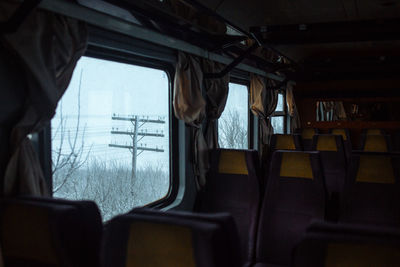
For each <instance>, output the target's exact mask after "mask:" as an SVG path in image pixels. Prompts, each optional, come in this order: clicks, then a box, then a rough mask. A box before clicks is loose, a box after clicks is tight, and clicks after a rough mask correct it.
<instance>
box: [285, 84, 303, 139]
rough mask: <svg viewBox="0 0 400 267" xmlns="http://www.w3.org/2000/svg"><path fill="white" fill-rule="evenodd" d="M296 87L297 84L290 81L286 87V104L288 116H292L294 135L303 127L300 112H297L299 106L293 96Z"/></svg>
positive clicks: (291, 124)
mask: <svg viewBox="0 0 400 267" xmlns="http://www.w3.org/2000/svg"><path fill="white" fill-rule="evenodd" d="M295 85H296V83H295V82H293V81H289V82H288V83H287V86H286V103H287V107H288V114H289V116H290V132H291V133H294V132H295V130H296V129H299V128H300V127H301V124H300V116H299V112H298V111H297V106H296V102H295V100H294V95H293V88H294V86H295Z"/></svg>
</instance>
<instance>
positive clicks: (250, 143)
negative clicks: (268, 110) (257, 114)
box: [216, 75, 254, 149]
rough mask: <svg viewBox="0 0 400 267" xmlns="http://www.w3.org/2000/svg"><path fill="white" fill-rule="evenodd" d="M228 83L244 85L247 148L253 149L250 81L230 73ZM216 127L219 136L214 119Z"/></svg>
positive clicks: (217, 122)
mask: <svg viewBox="0 0 400 267" xmlns="http://www.w3.org/2000/svg"><path fill="white" fill-rule="evenodd" d="M229 83H235V84H239V85H243V86H246V88H247V149H253V147H254V129H253V127H251V125H253V124H254V116H253V115H252V113H251V112H250V81H249V80H247V79H244V78H239V77H236V76H232V75H231V76H230V80H229ZM224 111H225V110H224ZM222 113H223V112H222ZM221 115H222V114H221ZM216 128H217V136H218V138H219V119H218V120H216Z"/></svg>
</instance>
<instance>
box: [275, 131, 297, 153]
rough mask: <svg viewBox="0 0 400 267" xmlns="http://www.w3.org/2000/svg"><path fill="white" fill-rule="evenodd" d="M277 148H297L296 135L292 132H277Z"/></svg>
mask: <svg viewBox="0 0 400 267" xmlns="http://www.w3.org/2000/svg"><path fill="white" fill-rule="evenodd" d="M275 136H276V137H275V138H276V143H275V147H274V149H275V150H296V145H295V143H294V136H293V135H290V134H276V135H275Z"/></svg>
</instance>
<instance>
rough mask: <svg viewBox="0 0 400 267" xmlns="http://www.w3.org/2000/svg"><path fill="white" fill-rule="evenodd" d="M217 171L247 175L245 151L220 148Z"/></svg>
mask: <svg viewBox="0 0 400 267" xmlns="http://www.w3.org/2000/svg"><path fill="white" fill-rule="evenodd" d="M218 172H219V173H225V174H240V175H248V174H249V171H248V168H247V163H246V151H239V150H221V154H220V157H219V163H218Z"/></svg>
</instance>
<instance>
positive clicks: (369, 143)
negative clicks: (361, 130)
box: [361, 134, 392, 152]
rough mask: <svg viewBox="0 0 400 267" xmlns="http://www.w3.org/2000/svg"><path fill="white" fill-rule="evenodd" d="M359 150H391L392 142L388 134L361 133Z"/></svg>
mask: <svg viewBox="0 0 400 267" xmlns="http://www.w3.org/2000/svg"><path fill="white" fill-rule="evenodd" d="M361 150H363V151H366V152H391V151H392V142H391V139H390V136H389V135H383V134H379V135H378V134H376V135H362V136H361Z"/></svg>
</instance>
